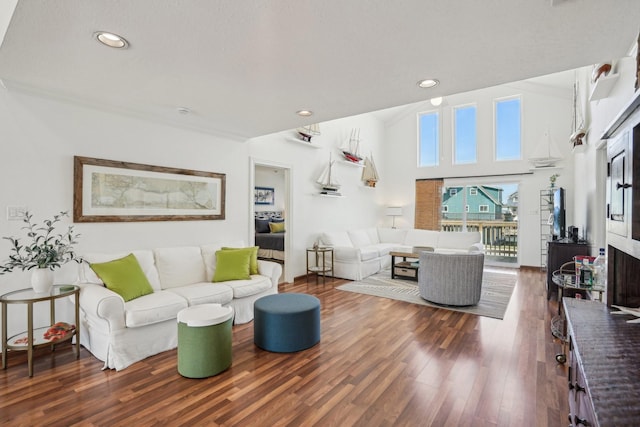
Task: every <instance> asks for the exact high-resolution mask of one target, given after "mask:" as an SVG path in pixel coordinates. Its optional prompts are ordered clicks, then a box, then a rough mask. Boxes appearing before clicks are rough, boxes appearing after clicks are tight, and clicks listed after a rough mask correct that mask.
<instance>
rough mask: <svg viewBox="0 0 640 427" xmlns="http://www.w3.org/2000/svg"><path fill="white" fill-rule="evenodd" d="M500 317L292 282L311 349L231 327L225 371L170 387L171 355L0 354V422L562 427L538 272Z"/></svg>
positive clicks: (560, 369) (560, 374)
mask: <svg viewBox="0 0 640 427" xmlns="http://www.w3.org/2000/svg"><path fill="white" fill-rule="evenodd" d="M515 271H516V272H517V274H518V283H517V285H516V287H515V289H514V292H513V295H512V297H511V301H510V303H509V307H508V309H507V312H506V316H505V318H504V320H496V319H490V318H485V317H478V316H474V315H469V314H462V313H456V312H452V311H448V310H442V309H432V308H429V307H424V306H418V305H413V304H409V303H404V302H400V301H394V300H389V299H384V298H378V297H373V296H367V295H361V294H355V293H350V292H343V291H339V290H335V289H334V287H335V286H337V285H339V284H341V283H343V282H344V281H342V280H335V281H331V283H329V282H327V284H326V285H322V283H321V284H319V285H316V284H315V282H314V281H311V280H310V281H309V283H307V282H306V281H304V280H298V281H296V283H295V284H285V285H281V287H280V291H281V292H305V293H310V294H313V295H316V296H317V297H318V298H319V299H320V300H321V302H322V339H321V342H320V343H319V344H318V345H316V346H315V347H313V348H311V349H308V350H305V351H302V352H299V353H294V354H277V353H269V352H266V351H263V350H260V349H258V348H257V347H255V346H254V344H253V323H249V324H246V325H239V326H234V328H233V364H232V367H231V368H230V369H229V370H227V371H225V372H223V373H222V374H220V375H218V376H216V377H212V378H207V379H201V380H194V379H186V378H183V377H181V376H180V375H179V374H178V372H177V370H176V351H175V350H172V351H168V352H165V353H162V354H159V355H156V356H153V357H150V358H148V359H146V360H144V361H142V362H138V363H136V364H134V365H132V366H130V367H129V368H127V369H125V370H123V371H120V372H116V371H102V370H101V368H102V362H100V361H98V360H97V359H95V358H94V357H93V356H92V355H91V354H90V353H89V352H88V351H86V350H84V349H82V352H81V358H80V360H76V359H75V355H74V354H73V351H72V348H71V345H70V344H66V345H63V346H60V347H59V348H58V349H57V350H56V351H55V354H51V353H50V352H49V351H43V350H40V351H38V354H37V357H36V359H35V363H34V369H35V373H34V377H33V378H29V377H28V375H27V364H26V355H25V354H24V353H10V354H9V367H8V368H7V370H5V371H4V372H0V425H3V426H16V425H19V426H36V425H47V426H72V425H85V426H87V425H88V426H91V425H95V426H142V425H171V426H173V425H211V426H235V425H242V426H313V425H318V426H352V425H358V426H368V427H369V426H431V425H433V426H494V425H498V426H562V425H567V424H568V423H567V421H566V420H567V413H568V404H567V392H566V389H567V382H566V368H565V367H564V366H562V365H558V364H556V362H555V354H556V353H557V352H559V350H560V348H561V347H560V344H559V342H558V341H557V340H554V339H553V338H552V336H551V333H550V329H549V322H550V318H551V316H552V315H553V314H554V312H555V310H556V309H557V305H556V303H555V302H553V301H552V302H550V303H548V302H547V299H546V297H545V296H544V277H543V274H542V273H540V272H538V271H536V270H535V269H522V270H519V271H518V270H515Z"/></svg>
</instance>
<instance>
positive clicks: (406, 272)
mask: <svg viewBox="0 0 640 427" xmlns="http://www.w3.org/2000/svg"><path fill="white" fill-rule="evenodd" d="M393 274H395V275H396V276H402V277H412V278H414V279H415V278H416V277H418V270H417V269H415V268H407V267H394V269H393Z"/></svg>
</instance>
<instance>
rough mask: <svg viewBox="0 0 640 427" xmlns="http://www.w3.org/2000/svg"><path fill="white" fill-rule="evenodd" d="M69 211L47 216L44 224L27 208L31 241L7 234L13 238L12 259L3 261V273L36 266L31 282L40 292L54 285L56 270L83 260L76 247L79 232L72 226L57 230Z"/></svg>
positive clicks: (28, 237)
mask: <svg viewBox="0 0 640 427" xmlns="http://www.w3.org/2000/svg"><path fill="white" fill-rule="evenodd" d="M65 216H68V214H67V212H60V213H59V214H57V215H54V216H53V218H52V219H46V220H44V221H42V223H41V224H37V223H34V222H33V214H32V213H30V212H29V211H27V212H26V213H25V215H24V219H23V221H24V222H25V224H26V225H25V226H24V227H22V229H23V230H26V233H27V239H29V241H28V242H27V243H24V244H23V243H22V242H21V240H20V239H19V238H16V237H3V239H6V240H8V241H9V242H11V249H10V254H9V259H8V260H6V261H5V262H4V263H3V264H2V265H0V274H5V273H10V272H12V271H13V270H14V269H18V268H19V269H21V270H22V271H25V270H33V272H32V273H31V286H32V287H33V289H34V290H35V291H36V292H48V291H49V290H50V289H51V286H52V285H53V270H54V269H56V268H59V267H60V266H62V265H64V264H66V263H68V262H69V261H76V262H82V258H80V257H78V256H77V255H76V253H75V252H74V250H73V246H74V245H75V244H76V243H77V240H76V239H77V238H78V237H79V236H80V235H79V234H77V233H75V232H74V229H73V226H71V225H70V226H69V227H68V228H67V230H66V231H65V232H63V233H56V230H55V228H56V225H57V224H58V223H59V222H60V221H61V220H62V218H63V217H65Z"/></svg>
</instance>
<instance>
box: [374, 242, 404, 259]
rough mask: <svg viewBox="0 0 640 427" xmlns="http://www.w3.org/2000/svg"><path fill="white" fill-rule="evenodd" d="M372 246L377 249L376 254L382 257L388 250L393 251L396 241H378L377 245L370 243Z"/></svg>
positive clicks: (387, 253)
mask: <svg viewBox="0 0 640 427" xmlns="http://www.w3.org/2000/svg"><path fill="white" fill-rule="evenodd" d="M371 247H372V248H375V250H376V251H378V256H381V257H384V256H388V255H389V252H391V251H394V250H396V249H397V248H398V244H397V243H378V244H377V245H372V246H371Z"/></svg>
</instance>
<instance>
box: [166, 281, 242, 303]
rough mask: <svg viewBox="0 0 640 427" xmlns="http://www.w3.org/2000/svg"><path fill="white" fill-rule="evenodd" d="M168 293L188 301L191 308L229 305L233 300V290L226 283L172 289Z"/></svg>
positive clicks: (200, 284) (199, 284) (201, 284)
mask: <svg viewBox="0 0 640 427" xmlns="http://www.w3.org/2000/svg"><path fill="white" fill-rule="evenodd" d="M168 291H169V292H173V293H175V294H177V295H179V296H181V297H182V298H184V299H185V300H187V303H188V304H189V305H190V306H192V305H198V304H209V303H217V304H228V303H229V302H230V301H231V300H232V299H233V290H232V289H231V287H230V286H227V285H226V284H224V283H211V282H203V283H196V284H194V285H189V286H182V287H180V288H172V289H169V290H168Z"/></svg>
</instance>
